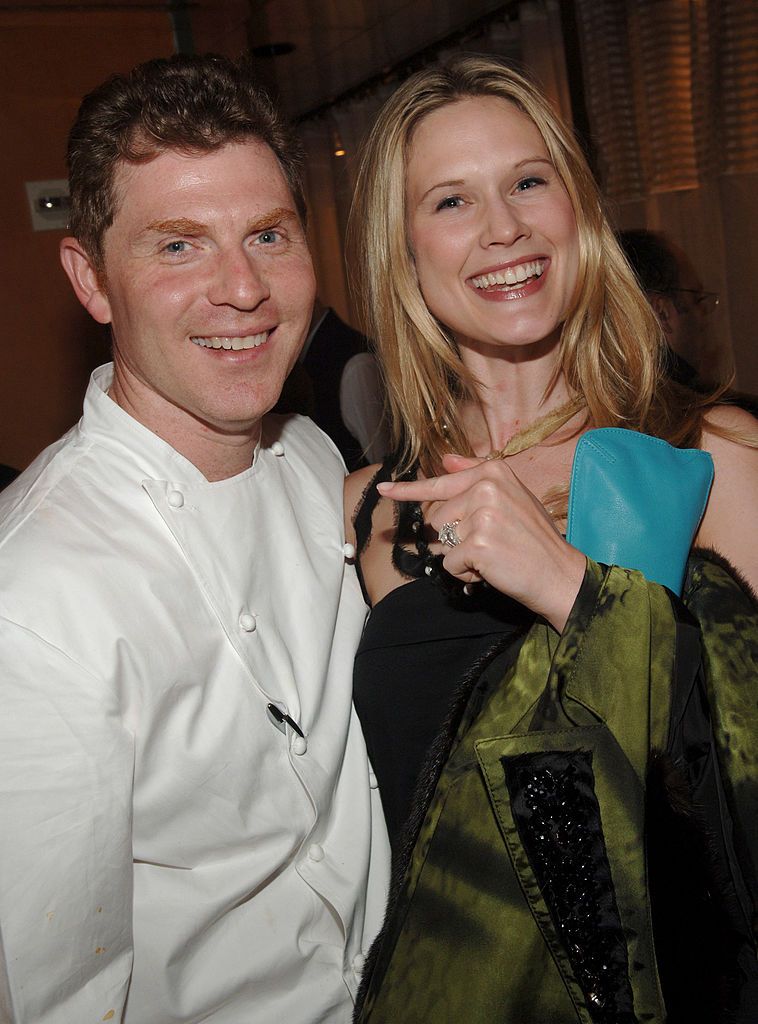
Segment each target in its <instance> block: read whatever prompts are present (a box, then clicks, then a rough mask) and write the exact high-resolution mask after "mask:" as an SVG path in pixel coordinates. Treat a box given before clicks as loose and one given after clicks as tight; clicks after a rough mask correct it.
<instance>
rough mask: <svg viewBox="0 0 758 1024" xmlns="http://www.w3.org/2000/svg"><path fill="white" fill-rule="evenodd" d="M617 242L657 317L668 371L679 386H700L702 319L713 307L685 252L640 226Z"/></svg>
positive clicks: (714, 298)
mask: <svg viewBox="0 0 758 1024" xmlns="http://www.w3.org/2000/svg"><path fill="white" fill-rule="evenodd" d="M619 241H620V243H621V247H622V249H623V250H624V255H625V256H626V258H627V260H628V262H629V265H630V266H631V268H632V270H633V271H634V272H635V274H636V275H637V278H638V279H639V282H640V285H641V286H642V289H643V291H644V292H645V294H646V295H647V298H648V301H649V302H650V305H651V306H652V307H653V311H654V312H655V314H656V316H657V317H658V320H659V321H660V324H661V327H662V329H663V333H664V335H665V338H666V342H667V344H668V360H669V371H670V373H671V376H672V377H673V378H674V380H676V381H677V382H678V383H679V384H687V385H688V386H690V387H693V386H697V385H699V384H701V379H700V364H701V356H702V352H703V348H704V344H703V335H704V332H705V318H706V317H707V316H709V315H710V314H711V313H712V312H713V311H714V310H715V308H716V306H717V305H718V301H719V297H718V295H717V294H716V293H715V292H706V291H703V286H702V284H701V282H700V279H699V278H698V276H697V274H696V273H695V270H694V268H693V267H692V264H691V263H690V261H689V260H688V259H687V257H686V255H685V254H684V253H683V252H682V250H681V249H679V248H678V247H677V246H676V245H674V243H673V242H671V241H670V240H669V239H668V238H666V237H665V236H664V235H661V234H658V233H657V232H655V231H647V230H646V229H644V228H640V229H637V230H629V231H621V232H620V233H619Z"/></svg>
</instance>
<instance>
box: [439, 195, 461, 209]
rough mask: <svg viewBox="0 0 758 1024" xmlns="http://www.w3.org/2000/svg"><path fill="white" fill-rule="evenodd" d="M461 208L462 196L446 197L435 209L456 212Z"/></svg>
mask: <svg viewBox="0 0 758 1024" xmlns="http://www.w3.org/2000/svg"><path fill="white" fill-rule="evenodd" d="M459 206H463V199H462V198H461V197H460V196H445V198H444V199H442V200H440V202H439V203H437V205H436V207H435V209H436V210H455V209H456V208H457V207H459Z"/></svg>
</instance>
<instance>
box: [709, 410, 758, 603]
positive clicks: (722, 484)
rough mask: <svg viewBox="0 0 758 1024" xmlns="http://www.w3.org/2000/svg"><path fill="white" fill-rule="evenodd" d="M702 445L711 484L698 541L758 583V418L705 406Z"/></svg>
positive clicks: (740, 412) (754, 585)
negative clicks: (707, 457) (709, 462)
mask: <svg viewBox="0 0 758 1024" xmlns="http://www.w3.org/2000/svg"><path fill="white" fill-rule="evenodd" d="M702 448H703V449H704V451H707V452H709V453H710V455H711V457H712V458H713V487H712V489H711V495H710V498H709V499H708V506H707V508H706V511H705V515H704V516H703V522H702V524H701V527H700V530H699V532H698V536H697V543H698V544H699V545H702V546H703V547H710V548H713V549H714V550H715V551H717V552H719V554H722V555H724V556H725V557H726V558H727V559H728V560H729V561H730V562H731V563H732V564H733V565H734V566H735V568H737V569H739V570H740V572H742V573H743V575H745V576H746V577H747V579H748V582H749V583H750V584H751V585H752V586H753V587H754V588H756V587H758V543H757V541H758V536H757V533H758V531H757V530H756V523H758V419H756V417H755V416H753V415H752V414H751V413H749V412H747V410H745V409H741V408H739V407H737V406H734V405H719V406H715V407H714V408H713V409H711V410H709V412H708V414H707V417H706V420H705V423H704V425H703V439H702Z"/></svg>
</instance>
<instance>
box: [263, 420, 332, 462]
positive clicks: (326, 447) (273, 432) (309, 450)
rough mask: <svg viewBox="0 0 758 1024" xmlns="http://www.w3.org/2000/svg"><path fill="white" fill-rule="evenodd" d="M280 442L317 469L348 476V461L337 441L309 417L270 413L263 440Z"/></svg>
mask: <svg viewBox="0 0 758 1024" xmlns="http://www.w3.org/2000/svg"><path fill="white" fill-rule="evenodd" d="M277 442H278V443H279V444H280V445H281V446H282V449H283V450H284V451H285V452H286V453H287V454H288V455H290V456H291V457H294V458H296V459H303V460H306V461H308V462H309V464H310V465H311V466H312V467H313V469H314V471H315V472H316V473H317V474H319V473H323V472H327V473H336V474H337V475H338V476H339V477H340V478H342V477H344V475H345V464H344V462H343V460H342V456H341V455H340V452H339V449H338V448H337V446H336V445H335V443H334V441H332V439H331V438H330V437H329V436H328V435H327V434H325V433H324V431H323V430H322V429H321V428H320V427H318V426H317V425H316V424H315V423H314V422H313V420H311V419H309V418H308V417H307V416H299V415H296V414H292V413H285V414H280V413H269V414H268V415H267V416H265V417H264V420H263V432H262V443H263V444H264V445H266V446H268V447H273V446H276V444H277Z"/></svg>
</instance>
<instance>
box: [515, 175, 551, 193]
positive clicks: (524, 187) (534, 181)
mask: <svg viewBox="0 0 758 1024" xmlns="http://www.w3.org/2000/svg"><path fill="white" fill-rule="evenodd" d="M544 184H545V179H544V178H538V177H531V178H522V180H521V181H520V182H519V183H518V185H516V191H517V192H528V191H529V189H532V188H534V187H535V186H536V185H544Z"/></svg>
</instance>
